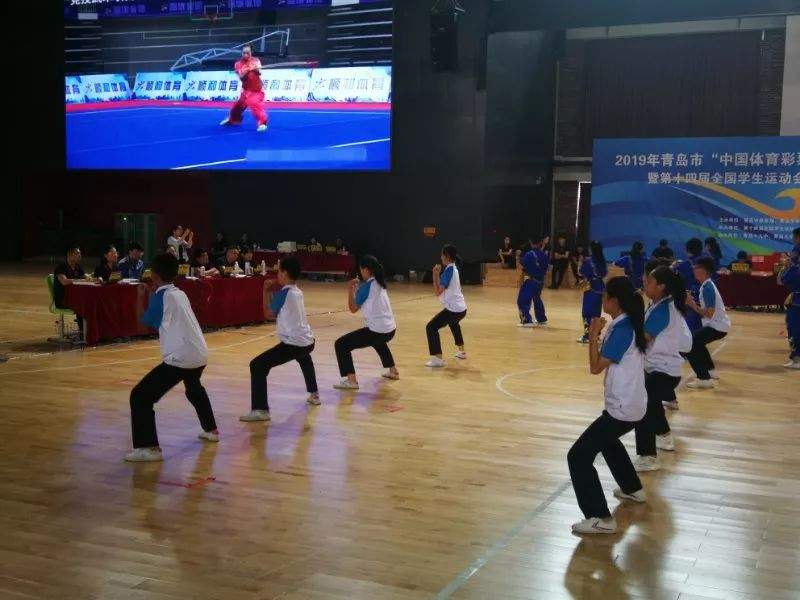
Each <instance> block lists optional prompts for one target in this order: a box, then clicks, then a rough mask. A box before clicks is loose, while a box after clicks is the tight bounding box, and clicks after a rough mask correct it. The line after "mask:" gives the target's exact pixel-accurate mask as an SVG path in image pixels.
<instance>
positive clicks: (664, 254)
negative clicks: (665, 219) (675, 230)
mask: <svg viewBox="0 0 800 600" xmlns="http://www.w3.org/2000/svg"><path fill="white" fill-rule="evenodd" d="M652 256H653V258H667V259H669V260H672V259H673V258H675V251H674V250H673V249H672V248H670V247H669V243H668V242H667V240H665V239H662V240H659V241H658V248H656V249H655V250H653V254H652Z"/></svg>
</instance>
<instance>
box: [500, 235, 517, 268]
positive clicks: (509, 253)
mask: <svg viewBox="0 0 800 600" xmlns="http://www.w3.org/2000/svg"><path fill="white" fill-rule="evenodd" d="M497 256H498V257H499V258H500V263H501V264H502V265H503V268H506V269H516V268H517V255H516V252H514V245H513V244H512V243H511V238H510V237H508V236H506V237H505V238H503V246H502V247H501V248H500V250H498V252H497Z"/></svg>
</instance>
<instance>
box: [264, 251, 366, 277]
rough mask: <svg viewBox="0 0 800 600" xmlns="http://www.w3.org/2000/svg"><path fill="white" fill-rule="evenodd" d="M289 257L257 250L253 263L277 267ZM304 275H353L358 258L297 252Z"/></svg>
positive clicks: (283, 254) (279, 253)
mask: <svg viewBox="0 0 800 600" xmlns="http://www.w3.org/2000/svg"><path fill="white" fill-rule="evenodd" d="M284 256H289V255H288V254H286V253H283V252H275V251H273V250H256V251H255V252H254V253H253V261H254V262H255V263H256V264H258V263H260V262H261V261H262V260H263V261H264V262H265V263H267V266H268V267H273V266H275V263H277V262H278V261H279V260H280V259H281V258H283V257H284ZM295 256H297V258H298V260H299V261H300V269H301V270H302V271H303V273H331V274H336V275H352V274H353V273H355V271H356V257H355V256H353V255H352V254H328V253H326V252H296V253H295Z"/></svg>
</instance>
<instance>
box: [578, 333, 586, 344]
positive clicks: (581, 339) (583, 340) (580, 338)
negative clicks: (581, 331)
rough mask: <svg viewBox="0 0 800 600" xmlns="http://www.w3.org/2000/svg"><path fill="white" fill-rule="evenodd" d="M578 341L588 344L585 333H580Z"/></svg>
mask: <svg viewBox="0 0 800 600" xmlns="http://www.w3.org/2000/svg"><path fill="white" fill-rule="evenodd" d="M578 343H579V344H588V343H589V338H588V337H586V336H585V335H582V336H581V337H579V338H578Z"/></svg>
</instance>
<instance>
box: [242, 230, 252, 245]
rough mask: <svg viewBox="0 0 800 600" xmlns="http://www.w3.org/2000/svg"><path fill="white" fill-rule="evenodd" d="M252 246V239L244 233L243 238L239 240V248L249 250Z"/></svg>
mask: <svg viewBox="0 0 800 600" xmlns="http://www.w3.org/2000/svg"><path fill="white" fill-rule="evenodd" d="M251 245H252V244H251V243H250V237H249V236H248V235H247V234H246V233H243V234H242V237H240V238H239V247H240V248H247V247H249V246H251Z"/></svg>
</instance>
